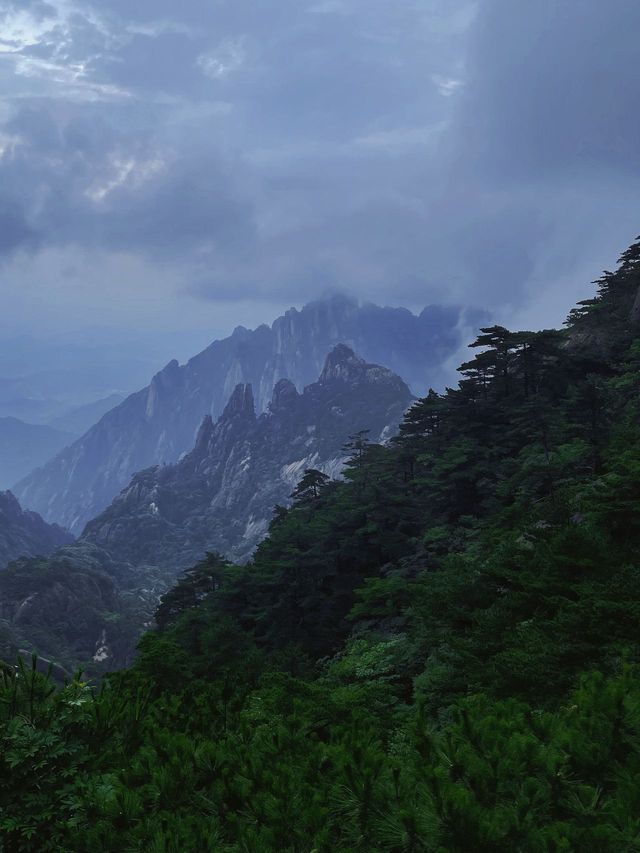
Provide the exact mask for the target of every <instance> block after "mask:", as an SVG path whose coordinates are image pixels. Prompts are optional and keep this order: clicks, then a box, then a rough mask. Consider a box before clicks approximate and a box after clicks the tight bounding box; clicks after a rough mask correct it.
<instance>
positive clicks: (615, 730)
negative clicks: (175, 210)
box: [0, 243, 640, 853]
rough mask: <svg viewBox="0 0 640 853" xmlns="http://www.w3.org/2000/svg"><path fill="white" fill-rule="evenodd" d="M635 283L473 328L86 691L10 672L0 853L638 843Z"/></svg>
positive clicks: (199, 573)
mask: <svg viewBox="0 0 640 853" xmlns="http://www.w3.org/2000/svg"><path fill="white" fill-rule="evenodd" d="M639 286H640V244H639V243H636V244H634V245H633V246H632V247H631V248H630V249H629V250H628V251H627V252H626V253H625V254H624V255H623V257H622V259H621V264H620V266H619V268H618V270H617V271H615V272H613V273H609V272H608V273H605V274H604V276H603V277H602V279H600V280H599V282H598V283H597V294H596V296H595V297H594V298H593V299H589V300H586V301H585V302H583V303H581V304H580V305H579V306H578V307H577V308H576V309H575V310H574V311H572V312H571V314H570V316H569V318H568V321H567V326H566V328H565V329H563V330H562V331H543V332H536V333H534V332H517V333H513V332H510V331H508V330H506V329H503V328H501V327H492V328H488V329H483V330H482V333H481V335H480V337H479V338H478V340H477V341H476V342H475V343H474V344H473V345H472V346H473V347H474V348H475V349H476V355H475V357H474V358H473V359H472V360H471V361H469V362H468V363H466V364H464V365H463V366H462V368H461V372H462V379H461V382H460V384H459V387H458V388H457V389H449V390H447V392H446V393H445V394H443V395H439V394H436V393H434V392H430V393H429V394H428V395H427V397H425V398H424V399H422V400H419V401H418V402H417V403H416V404H415V405H414V406H413V408H412V409H411V410H410V411H409V412H408V414H407V416H406V418H405V420H404V422H403V424H402V427H401V430H400V434H399V436H398V437H397V439H395V440H394V441H393V442H392V443H391V445H389V446H385V447H381V446H378V445H372V444H369V443H368V441H367V436H366V433H361V434H358V435H356V436H354V437H353V439H352V441H351V446H350V450H351V462H350V464H349V466H348V469H347V471H346V478H345V480H344V481H343V482H339V483H337V482H332V481H327V479H326V478H325V477H323V476H322V475H321V474H320V472H317V471H309V472H307V473H306V475H305V478H304V479H303V481H302V483H301V484H300V486H299V487H298V488H297V489H296V492H295V493H294V496H293V498H294V500H293V504H292V506H291V507H290V508H283V507H278V508H276V512H275V516H274V520H273V522H272V525H271V529H270V535H269V537H268V538H267V539H266V540H265V541H264V543H263V544H262V545H261V546H260V548H259V550H258V552H257V553H256V556H255V558H254V560H253V561H252V562H251V563H250V564H249V565H248V566H246V567H242V568H240V567H237V566H233V565H230V564H229V563H227V562H226V561H224V560H223V559H221V558H219V557H218V556H216V555H213V554H212V555H209V557H208V558H207V559H206V560H204V561H203V562H202V563H200V564H199V565H198V566H195V567H194V568H193V569H192V570H190V571H189V572H187V573H186V574H185V575H184V576H183V578H182V579H181V581H180V582H179V583H178V584H177V586H176V587H174V589H173V590H171V592H170V593H168V594H167V595H166V596H164V598H163V600H162V603H161V605H160V607H159V609H158V612H157V617H156V621H157V625H158V628H157V630H154V631H150V632H148V633H147V634H146V635H145V636H144V637H143V639H142V641H141V643H140V650H139V656H138V659H137V661H136V663H135V665H134V666H133V667H132V668H131V669H129V670H125V671H122V672H120V673H116V674H114V675H113V676H111V677H110V678H109V679H108V680H107V681H106V682H105V683H104V684H103V685H102V687H101V689H100V690H99V691H96V690H94V689H92V688H91V687H90V686H89V685H87V684H84V683H83V682H82V681H81V680H80V679H79V678H78V679H75V680H73V681H72V682H71V683H69V684H68V686H66V687H65V688H64V689H62V690H54V689H53V688H52V686H51V685H50V683H49V681H48V680H47V679H46V677H45V676H43V675H41V674H40V673H38V672H37V668H36V666H35V664H34V666H33V667H29V666H28V665H26V664H24V663H23V664H21V666H20V668H19V670H18V671H17V673H16V672H15V671H14V669H13V668H12V667H6V668H5V669H4V671H3V673H2V676H1V677H2V679H3V682H2V687H1V688H0V837H1V838H2V840H3V843H4V847H5V849H6V850H10V851H13V850H15V851H28V850H65V851H66V850H69V851H72V850H82V851H84V850H87V851H88V850H105V851H109V850H119V851H120V850H125V851H129V850H131V851H152V853H161V851H162V853H168V852H169V851H175V853H178V851H190V850H193V851H207V850H211V851H285V853H286V852H287V851H291V853H298V851H300V853H311V851H318V853H319V852H320V851H335V850H344V851H358V850H361V851H390V853H405V852H406V853H409V851H448V850H451V851H484V850H486V851H514V850H521V851H562V850H567V851H569V850H584V849H592V850H594V851H612V852H613V851H616V853H617V851H625V850H637V849H640V808H639V807H640V669H639V666H640V640H639V638H640V512H639V510H640V421H639V418H638V415H639V398H638V391H639V390H640V330H638V329H636V326H635V323H636V322H637V319H638V317H637V315H638V314H639V313H640V308H639V307H638V306H637V305H636V296H637V294H638V289H639ZM639 304H640V303H639Z"/></svg>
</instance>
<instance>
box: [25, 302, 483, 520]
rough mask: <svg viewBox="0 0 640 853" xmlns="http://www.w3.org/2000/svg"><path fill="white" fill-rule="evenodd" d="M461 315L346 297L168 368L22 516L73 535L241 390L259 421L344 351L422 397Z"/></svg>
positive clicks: (448, 351)
mask: <svg viewBox="0 0 640 853" xmlns="http://www.w3.org/2000/svg"><path fill="white" fill-rule="evenodd" d="M477 319H478V318H475V317H472V316H471V315H466V314H465V313H464V312H463V311H462V310H461V309H459V308H443V307H437V306H436V307H434V306H432V307H429V308H425V309H424V310H423V311H422V312H421V313H420V314H419V315H415V314H413V313H411V312H410V311H408V310H406V309H403V308H382V307H379V306H375V305H359V304H358V303H357V302H355V301H353V300H351V299H348V298H346V297H342V296H335V297H332V298H330V299H326V300H322V301H318V302H314V303H311V304H309V305H307V306H305V307H304V308H303V309H301V310H296V309H291V310H289V311H287V312H286V313H285V314H284V315H283V316H281V317H279V318H278V319H277V320H276V321H275V322H274V323H273V324H272V325H271V326H267V325H262V326H259V327H258V328H257V329H255V330H253V331H251V330H248V329H245V328H244V327H242V326H239V327H238V328H236V329H235V331H234V332H233V334H232V335H231V336H229V337H228V338H225V339H224V340H219V341H214V342H213V343H212V344H211V345H210V346H209V347H208V348H207V349H205V350H204V351H203V352H201V353H200V354H199V355H196V356H195V357H194V358H192V359H191V360H190V361H189V362H187V364H185V365H183V366H180V365H179V364H178V362H177V361H171V362H169V364H168V365H167V366H166V367H165V368H164V369H163V370H161V371H160V372H159V373H158V374H156V375H155V376H154V378H153V379H152V381H151V383H150V385H149V386H147V387H146V388H144V389H142V390H141V391H138V392H136V393H135V394H132V395H130V396H129V397H127V399H125V400H124V401H123V402H122V403H121V404H120V405H118V406H116V407H115V408H114V409H112V410H111V411H109V412H108V413H107V414H106V415H104V417H102V418H101V420H100V421H99V422H98V423H97V424H95V425H94V426H93V427H92V428H91V429H90V430H89V431H88V432H87V433H86V434H85V435H83V436H82V437H81V438H80V439H78V440H77V441H76V442H75V443H74V444H72V445H71V446H70V447H68V448H66V449H65V450H63V451H62V452H61V453H60V454H58V455H57V456H56V457H55V458H54V459H53V460H51V461H50V462H49V463H48V464H46V465H45V466H44V467H43V468H41V469H39V470H37V471H34V472H33V473H32V474H30V475H29V476H27V477H26V478H25V479H23V480H22V481H21V482H19V483H18V484H17V485H16V486H15V487H14V490H15V493H16V495H17V496H18V498H19V499H20V501H21V502H22V504H23V505H24V506H28V507H30V508H32V509H34V510H36V511H37V512H39V513H40V514H41V515H42V516H43V518H45V519H46V520H47V521H49V522H57V523H59V524H61V525H63V526H65V527H67V528H68V529H69V530H71V531H72V532H73V533H75V534H78V533H80V532H81V531H82V529H83V528H84V526H85V524H86V523H87V522H88V521H89V520H90V519H92V518H94V517H95V516H97V515H98V514H99V513H100V512H102V510H104V509H105V508H106V507H107V506H108V505H109V503H110V501H111V500H112V499H113V498H114V497H115V496H116V495H117V494H118V493H119V492H120V491H121V490H122V489H123V488H124V487H125V486H126V485H127V484H128V482H129V480H130V479H131V477H132V476H133V474H134V473H136V472H137V471H141V470H143V469H146V468H148V467H149V466H153V465H157V464H163V463H171V462H175V461H177V460H178V459H179V458H180V456H181V455H182V454H184V453H186V452H188V451H189V450H191V448H192V447H193V443H194V440H195V437H196V434H197V431H198V429H199V427H200V425H201V423H202V419H203V417H204V416H205V415H210V416H211V417H212V418H216V417H217V416H218V415H219V414H220V413H222V411H223V409H224V406H225V404H226V402H227V400H228V399H229V397H230V395H231V394H232V392H233V390H234V388H235V387H236V385H238V384H245V385H246V384H250V385H251V386H252V393H253V397H254V401H255V407H256V411H257V412H258V413H260V412H263V411H265V410H266V409H267V407H268V405H269V401H270V400H271V395H272V391H273V388H274V386H275V385H276V383H277V382H278V381H279V380H281V379H289V380H290V381H291V382H292V383H293V384H294V386H295V387H296V389H297V390H298V391H302V389H303V388H304V387H305V386H306V385H307V384H309V383H312V382H313V381H314V379H315V378H316V377H317V376H318V374H319V372H320V371H321V369H322V365H323V362H324V359H325V357H326V355H327V352H329V351H330V350H331V348H332V347H333V346H335V345H336V344H340V343H344V344H347V345H349V346H351V347H352V348H353V349H354V350H355V351H356V352H358V353H359V354H360V355H361V356H362V357H364V358H365V359H366V360H368V361H370V362H375V363H377V364H384V365H385V366H386V367H388V368H390V369H391V370H393V371H395V372H396V373H398V374H399V375H400V376H402V378H403V379H404V380H406V381H407V382H408V384H409V385H410V387H411V389H412V391H414V393H424V391H426V390H427V388H428V387H429V384H430V383H431V382H435V381H437V380H438V378H440V377H441V376H442V365H443V364H444V363H445V362H446V361H447V359H448V358H450V357H451V356H452V355H453V354H454V353H455V352H457V350H458V349H459V347H460V344H461V341H462V339H463V336H464V328H465V327H466V324H467V323H470V324H473V323H474V322H475V320H477Z"/></svg>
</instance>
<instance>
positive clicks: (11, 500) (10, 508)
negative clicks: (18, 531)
mask: <svg viewBox="0 0 640 853" xmlns="http://www.w3.org/2000/svg"><path fill="white" fill-rule="evenodd" d="M21 512H22V510H21V507H20V504H19V503H18V499H17V498H16V497H15V495H14V494H13V492H9V491H7V492H0V515H2V516H5V517H7V518H14V517H16V516H19V515H20V513H21Z"/></svg>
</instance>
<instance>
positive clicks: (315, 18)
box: [0, 0, 640, 394]
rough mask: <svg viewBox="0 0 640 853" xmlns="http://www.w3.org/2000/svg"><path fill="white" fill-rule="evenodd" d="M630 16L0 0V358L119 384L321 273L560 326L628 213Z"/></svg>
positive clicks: (515, 322)
mask: <svg viewBox="0 0 640 853" xmlns="http://www.w3.org/2000/svg"><path fill="white" fill-rule="evenodd" d="M639 32H640V4H639V3H638V2H637V0H609V2H606V3H605V2H603V0H536V2H531V0H181V2H179V3H178V2H175V0H135V2H132V0H99V2H91V0H16V2H13V0H9V2H7V0H0V306H1V308H2V310H1V311H0V378H1V377H6V375H7V373H8V372H10V371H12V370H15V369H16V368H15V362H16V359H18V361H21V363H22V364H23V366H24V368H25V370H27V371H35V372H37V371H38V370H39V365H40V363H41V362H42V361H43V360H44V361H45V362H47V364H48V366H49V367H51V366H52V365H53V366H55V363H56V359H62V360H64V363H65V364H66V365H67V367H68V362H69V360H71V361H74V362H78V363H79V369H80V368H81V369H82V370H83V371H84V372H85V373H86V372H87V370H89V367H88V365H91V367H90V371H91V370H92V371H94V374H95V372H96V371H97V373H98V374H99V373H100V371H101V370H102V371H103V374H102V376H103V378H102V380H101V381H102V385H101V386H100V387H101V389H102V390H103V391H104V392H107V391H108V390H112V389H113V388H115V387H116V386H120V387H122V386H125V385H127V384H128V385H129V386H130V387H125V388H124V390H132V388H134V387H137V385H138V384H141V382H142V377H143V376H144V377H146V378H148V375H149V374H150V373H151V372H153V370H154V369H156V368H158V367H160V366H162V364H163V363H166V361H168V360H169V359H170V358H171V357H173V356H177V357H178V358H179V359H180V360H181V361H182V360H185V359H186V358H187V357H188V356H190V355H192V354H195V353H196V352H197V351H199V350H200V349H202V348H203V347H204V346H205V345H206V344H207V343H208V342H209V341H210V340H212V339H213V338H215V337H218V336H221V335H223V334H226V333H228V332H229V331H230V330H231V329H232V328H233V327H234V326H235V325H237V324H243V325H245V326H253V325H256V324H258V323H260V322H263V321H271V320H273V319H274V318H275V317H276V316H277V315H278V314H279V313H281V312H282V310H284V309H286V308H287V307H289V306H291V305H297V306H300V305H302V304H303V303H304V302H306V301H308V300H310V299H313V298H317V297H318V296H321V295H323V294H325V293H330V292H336V291H340V292H346V293H349V294H352V295H354V296H356V297H358V298H360V299H363V300H366V301H373V302H378V303H381V304H391V305H404V306H407V307H409V308H412V309H418V308H421V307H422V306H424V305H426V304H430V303H444V304H461V305H467V306H477V307H481V308H485V309H487V310H489V311H490V312H491V314H492V315H493V316H494V317H495V319H496V320H497V321H499V322H503V323H505V324H507V325H512V326H519V327H522V326H528V327H532V328H540V327H548V326H557V325H559V324H560V323H561V322H562V320H563V318H564V316H565V315H566V313H567V311H568V309H569V308H570V307H571V306H572V305H573V303H574V302H575V301H576V300H577V299H580V298H584V297H585V296H588V295H589V293H588V289H589V282H590V281H591V280H592V279H594V278H595V277H597V275H598V274H599V272H600V271H601V270H602V269H603V268H610V267H611V266H612V265H614V264H615V260H616V257H617V256H618V255H619V253H620V252H621V251H622V250H623V249H624V248H625V247H626V245H627V244H628V243H629V242H631V240H632V239H633V238H634V237H635V235H636V234H637V233H638V232H640V212H639V211H638V204H639V199H640V192H639V191H640V168H639V167H640V163H639V160H640V134H639V131H640V111H639V110H638V103H639V102H640V75H639V74H637V73H636V69H637V67H638V48H637V35H638V33H639ZM3 352H4V357H3ZM8 354H11V356H12V357H11V358H7V356H8ZM83 361H84V363H82V362H83ZM107 368H108V369H107ZM61 369H62V368H61ZM92 375H93V374H92ZM70 381H71V380H70ZM73 381H75V380H73ZM96 382H97V380H96ZM85 384H86V383H85ZM89 385H91V382H89ZM98 385H100V383H99V382H97V384H96V383H94V385H92V386H91V391H89V390H86V393H87V394H89V393H94V392H95V393H97V392H98ZM83 387H84V386H83Z"/></svg>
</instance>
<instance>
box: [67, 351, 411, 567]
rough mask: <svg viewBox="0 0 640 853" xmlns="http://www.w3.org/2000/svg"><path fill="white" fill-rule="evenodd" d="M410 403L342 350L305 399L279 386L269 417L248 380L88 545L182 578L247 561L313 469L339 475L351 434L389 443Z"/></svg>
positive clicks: (388, 378) (374, 369)
mask: <svg viewBox="0 0 640 853" xmlns="http://www.w3.org/2000/svg"><path fill="white" fill-rule="evenodd" d="M411 400H412V395H411V392H410V390H409V388H408V386H407V385H406V384H405V383H404V382H403V380H402V379H400V377H399V376H397V375H396V374H394V373H392V372H391V371H390V370H387V369H386V368H383V367H380V366H378V365H373V364H368V363H367V362H365V361H364V359H361V358H359V357H358V356H356V355H355V354H354V352H353V351H352V350H351V349H350V348H349V347H347V346H345V345H343V344H341V345H338V346H337V347H335V348H334V349H333V351H332V352H331V353H330V354H329V355H328V357H327V359H326V361H325V365H324V368H323V370H322V373H321V375H320V378H319V379H318V380H317V381H316V382H314V383H313V384H311V385H308V386H307V387H306V388H305V389H304V391H303V392H302V393H299V392H298V391H297V390H296V387H295V385H294V384H293V383H292V382H291V381H290V380H288V379H282V380H280V382H278V383H277V385H276V386H275V389H274V391H273V395H272V399H271V402H270V403H269V407H268V410H267V411H266V412H263V413H262V414H260V415H256V410H255V405H254V398H253V391H252V388H251V385H248V384H239V385H237V386H236V388H235V390H234V392H233V393H232V395H231V398H230V400H229V402H228V403H227V406H226V408H225V410H224V412H223V413H222V415H221V416H220V418H219V419H218V420H217V422H216V423H214V421H213V419H212V418H211V416H210V415H208V416H207V417H206V418H205V419H204V422H203V423H202V426H201V428H200V431H199V433H198V437H197V440H196V445H195V448H194V449H193V450H192V451H191V452H190V453H189V454H187V455H186V456H185V457H184V458H183V459H182V460H181V461H180V462H178V463H177V464H175V465H167V466H158V467H155V468H151V469H148V470H146V471H142V472H140V473H139V474H136V475H135V476H134V478H133V479H132V481H131V483H130V484H129V485H128V486H127V488H126V489H125V490H124V491H123V492H122V493H121V494H120V495H119V496H118V497H117V498H116V499H115V500H114V501H113V503H112V504H111V506H110V507H109V508H108V509H107V510H105V512H103V513H102V514H101V515H100V516H98V517H97V518H96V519H94V520H93V521H90V522H89V524H88V525H87V527H86V529H85V531H84V533H83V536H82V541H83V542H88V543H90V544H93V545H96V546H99V547H101V548H103V549H105V550H106V551H108V552H109V554H110V555H111V557H112V558H114V559H115V560H117V561H124V562H128V563H131V564H133V565H153V566H157V567H160V568H164V569H168V568H171V569H172V570H173V571H174V572H176V571H178V570H180V569H183V568H186V567H187V566H190V565H193V563H194V562H196V561H197V560H199V559H201V558H202V557H203V556H204V554H205V552H206V551H208V550H215V551H218V552H220V553H223V554H225V555H226V556H228V557H230V558H233V559H235V560H238V561H243V560H245V559H246V558H247V557H248V556H249V555H250V554H251V552H252V551H253V549H254V548H255V546H256V545H257V543H258V542H259V541H260V540H261V539H262V538H263V537H264V535H265V534H266V532H267V529H268V525H269V521H270V520H271V517H272V515H273V508H274V506H275V505H276V504H284V503H287V502H288V497H289V495H290V494H291V492H292V491H293V490H294V488H295V486H296V485H297V483H298V482H299V480H300V478H301V477H302V475H303V473H304V471H305V470H306V469H309V468H313V469H319V470H321V471H322V472H325V473H327V474H329V475H331V476H335V475H338V474H339V472H340V471H341V469H342V466H343V464H344V461H345V458H346V456H347V455H348V453H346V452H345V451H344V449H343V448H344V445H345V443H346V442H347V441H348V439H349V436H350V435H352V434H354V433H356V432H358V431H360V430H363V429H368V430H370V432H369V437H370V438H371V440H372V441H379V440H383V439H384V438H386V437H389V436H390V435H391V434H393V432H394V431H395V428H396V426H397V424H398V423H399V422H400V420H401V418H402V415H403V413H404V411H405V410H406V409H407V407H408V406H409V404H410V403H411Z"/></svg>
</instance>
